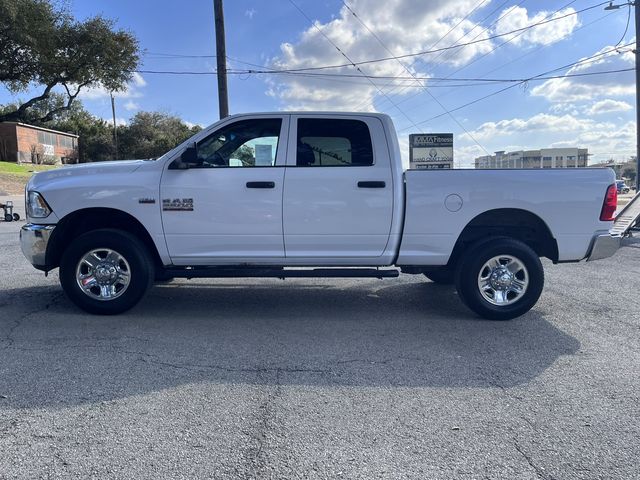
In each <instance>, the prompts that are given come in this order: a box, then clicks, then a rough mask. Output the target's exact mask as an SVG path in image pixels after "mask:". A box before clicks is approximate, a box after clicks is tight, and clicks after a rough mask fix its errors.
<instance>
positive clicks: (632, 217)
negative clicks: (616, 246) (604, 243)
mask: <svg viewBox="0 0 640 480" xmlns="http://www.w3.org/2000/svg"><path fill="white" fill-rule="evenodd" d="M639 220H640V193H638V194H636V196H635V197H633V198H632V199H631V201H630V202H629V203H628V204H627V205H626V206H625V207H624V208H623V209H622V210H620V213H618V215H617V216H616V220H615V222H614V223H613V228H612V229H611V231H610V233H611V235H614V236H617V235H620V236H624V235H626V234H627V233H629V231H630V230H632V229H634V227H636V226H639V225H638V221H639Z"/></svg>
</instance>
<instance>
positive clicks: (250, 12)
mask: <svg viewBox="0 0 640 480" xmlns="http://www.w3.org/2000/svg"><path fill="white" fill-rule="evenodd" d="M256 13H257V12H256V9H255V8H251V9H249V10H245V11H244V15H245V17H249V20H253V16H254V15H255V14H256Z"/></svg>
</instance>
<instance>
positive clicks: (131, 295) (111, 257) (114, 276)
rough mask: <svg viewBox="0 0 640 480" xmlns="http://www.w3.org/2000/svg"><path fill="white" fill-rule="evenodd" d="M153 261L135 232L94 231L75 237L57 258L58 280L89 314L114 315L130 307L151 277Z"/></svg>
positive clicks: (147, 284) (76, 302)
mask: <svg viewBox="0 0 640 480" xmlns="http://www.w3.org/2000/svg"><path fill="white" fill-rule="evenodd" d="M153 271H154V268H153V263H152V261H151V260H150V258H149V255H148V254H147V251H146V249H145V247H144V245H143V244H142V242H140V240H138V238H136V237H135V236H134V235H131V234H130V233H127V232H123V231H121V230H112V229H101V230H93V231H91V232H88V233H85V234H83V235H81V236H79V237H78V238H76V239H75V240H74V241H73V242H71V244H70V245H69V247H68V248H67V249H66V250H65V252H64V254H63V255H62V259H61V261H60V283H61V285H62V288H63V290H64V291H65V293H66V294H67V296H68V297H69V299H70V300H71V301H72V302H73V303H75V304H76V305H77V306H78V307H80V308H82V309H83V310H85V311H87V312H89V313H95V314H101V315H114V314H118V313H122V312H124V311H126V310H129V309H130V308H132V307H133V306H134V305H135V304H136V303H138V302H139V301H140V299H141V298H142V297H143V296H144V294H145V293H146V291H147V290H148V288H149V286H150V285H151V282H152V280H153Z"/></svg>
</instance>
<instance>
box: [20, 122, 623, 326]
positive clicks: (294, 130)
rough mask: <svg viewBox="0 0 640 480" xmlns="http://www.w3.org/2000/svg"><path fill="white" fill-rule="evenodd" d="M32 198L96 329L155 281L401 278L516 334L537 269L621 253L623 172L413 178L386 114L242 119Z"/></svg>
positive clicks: (28, 243) (68, 176) (34, 249)
mask: <svg viewBox="0 0 640 480" xmlns="http://www.w3.org/2000/svg"><path fill="white" fill-rule="evenodd" d="M240 158H242V161H238V162H236V161H232V160H233V159H240ZM26 195H27V198H26V202H27V211H28V221H29V223H28V224H27V225H25V226H24V227H23V228H22V231H21V245H22V250H23V252H24V254H25V256H26V257H27V258H28V259H29V261H30V262H31V263H32V264H33V265H34V266H35V267H36V268H38V269H40V270H43V271H45V272H48V271H49V270H52V269H54V268H56V267H59V268H60V282H61V284H62V288H63V289H64V291H65V292H66V294H67V295H68V297H69V298H70V299H71V300H72V301H73V302H75V303H76V304H77V305H78V306H79V307H80V308H83V309H84V310H86V311H89V312H92V313H97V314H115V313H120V312H123V311H125V310H127V309H129V308H131V307H133V306H134V305H135V304H136V303H137V302H138V301H139V300H140V299H141V298H142V296H143V295H144V293H145V292H146V291H147V289H148V288H149V286H150V285H151V284H152V283H153V281H154V279H156V280H162V279H165V280H166V279H170V278H174V277H185V278H197V277H210V278H216V277H218V278H219V277H275V278H286V277H372V278H386V277H397V276H398V275H399V274H400V272H404V273H410V274H424V275H426V276H427V277H428V278H430V279H432V280H433V281H435V282H438V283H455V285H456V288H457V290H458V294H459V297H460V298H461V299H462V301H463V302H464V303H465V304H466V305H467V306H468V307H470V308H471V309H472V310H473V311H475V312H476V313H478V314H479V315H481V316H483V317H486V318H491V319H510V318H514V317H517V316H519V315H522V314H523V313H525V312H527V311H528V310H529V309H531V308H532V307H533V306H534V305H535V303H536V302H537V301H538V298H539V297H540V294H541V292H542V288H543V284H544V272H543V268H542V264H541V262H540V257H547V258H549V259H551V260H552V261H553V262H554V263H563V262H576V261H579V260H584V259H587V260H597V259H601V258H606V257H609V256H611V255H613V254H614V253H615V251H616V250H617V248H618V247H619V245H620V239H621V236H620V235H611V234H610V233H609V230H610V229H611V228H612V226H613V219H614V213H615V211H616V198H617V194H616V184H615V177H614V174H613V171H612V170H608V169H589V168H581V169H575V170H574V169H572V170H571V171H569V170H567V169H544V170H539V171H532V170H437V171H435V170H408V171H403V167H402V158H401V155H400V148H399V142H398V137H397V134H396V132H395V129H394V126H393V123H392V121H391V119H390V118H389V117H388V116H386V115H382V114H373V113H372V114H369V113H318V112H315V113H314V112H301V113H282V112H280V113H262V114H242V115H234V116H230V117H227V118H225V119H223V120H221V121H219V122H218V123H216V124H214V125H212V126H210V127H208V128H206V129H204V130H203V131H201V132H200V133H198V134H196V135H195V136H194V137H192V138H191V139H190V140H188V141H186V142H184V143H183V144H181V145H180V146H178V147H176V148H174V149H173V150H171V151H169V152H168V153H166V154H165V155H163V156H162V157H160V158H158V159H156V160H136V161H119V162H107V163H99V164H84V165H77V166H70V167H65V168H63V169H59V170H53V171H48V172H42V173H38V174H36V175H34V176H33V177H32V178H31V180H30V181H29V184H28V186H27V193H26ZM301 267H305V268H301ZM306 267H314V268H313V269H309V268H306ZM391 267H394V268H391Z"/></svg>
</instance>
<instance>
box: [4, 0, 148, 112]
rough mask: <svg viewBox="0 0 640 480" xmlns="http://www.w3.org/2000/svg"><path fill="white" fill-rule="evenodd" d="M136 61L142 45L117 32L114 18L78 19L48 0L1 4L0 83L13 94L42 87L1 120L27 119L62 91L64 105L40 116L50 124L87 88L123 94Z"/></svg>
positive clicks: (10, 0) (132, 38)
mask: <svg viewBox="0 0 640 480" xmlns="http://www.w3.org/2000/svg"><path fill="white" fill-rule="evenodd" d="M138 63H139V46H138V41H137V40H136V38H135V37H134V36H133V35H132V34H131V33H129V32H126V31H124V30H115V29H114V22H113V21H112V20H109V19H105V18H103V17H101V16H96V17H93V18H89V19H88V20H85V21H82V22H80V21H76V20H74V19H73V17H72V16H71V15H70V14H69V12H68V11H67V10H66V9H64V8H62V7H57V6H55V7H54V5H53V4H52V3H51V1H50V0H0V82H1V83H2V84H3V85H4V86H5V87H6V88H7V89H8V90H9V91H10V92H12V93H19V92H24V91H26V90H27V89H28V88H29V86H30V85H33V84H38V85H42V86H44V89H43V91H42V93H41V94H40V95H37V96H35V97H33V98H31V99H29V100H27V101H26V102H24V103H22V104H21V105H19V106H17V107H16V108H14V109H12V110H10V111H5V112H3V113H1V114H0V121H6V120H14V121H25V120H26V119H27V118H28V117H29V114H28V111H29V109H33V108H34V107H36V106H37V105H38V104H42V103H43V102H46V101H47V100H49V99H50V97H51V95H52V93H53V89H54V88H55V87H59V88H61V89H62V91H64V95H65V102H64V103H63V104H61V105H56V106H55V107H53V108H52V109H50V110H48V111H46V112H41V114H40V115H41V116H39V120H40V121H42V122H46V121H49V120H52V119H53V118H54V117H55V115H56V114H58V113H60V112H63V111H65V110H68V109H70V108H71V106H72V104H73V102H74V100H75V99H76V97H77V96H78V94H79V93H80V91H81V90H82V89H83V88H87V87H95V86H102V87H104V88H106V89H108V90H111V91H119V90H123V89H124V88H125V87H126V84H127V82H128V81H129V80H130V79H131V76H132V72H133V71H134V70H135V69H136V68H137V67H138Z"/></svg>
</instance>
